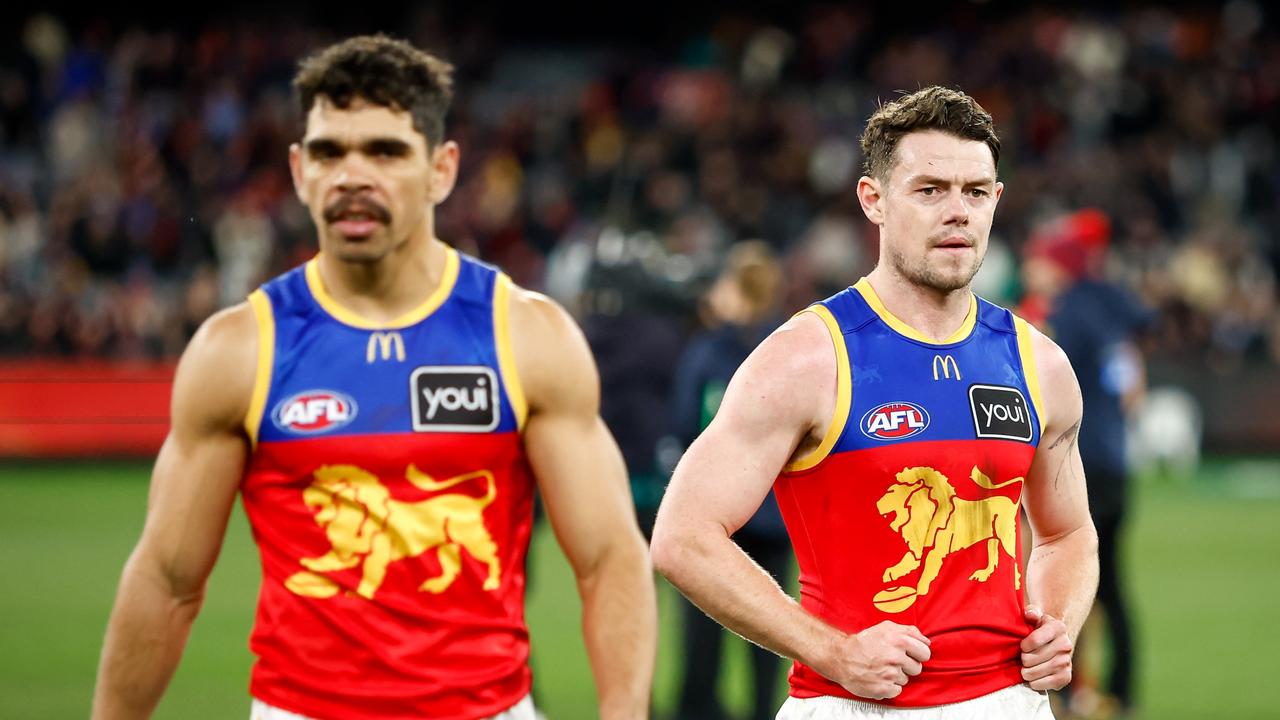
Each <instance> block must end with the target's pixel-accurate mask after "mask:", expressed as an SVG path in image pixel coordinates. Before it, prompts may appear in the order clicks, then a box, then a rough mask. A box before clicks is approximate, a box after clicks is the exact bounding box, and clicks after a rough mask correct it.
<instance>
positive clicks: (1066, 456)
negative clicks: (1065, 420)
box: [1049, 419, 1080, 490]
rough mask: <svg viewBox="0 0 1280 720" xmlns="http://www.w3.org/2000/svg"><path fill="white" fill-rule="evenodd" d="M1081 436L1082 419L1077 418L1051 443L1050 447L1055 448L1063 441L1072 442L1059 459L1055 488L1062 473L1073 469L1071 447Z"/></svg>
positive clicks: (1054, 475) (1054, 480)
mask: <svg viewBox="0 0 1280 720" xmlns="http://www.w3.org/2000/svg"><path fill="white" fill-rule="evenodd" d="M1079 437H1080V420H1079V419H1077V420H1076V421H1075V424H1073V425H1072V426H1071V427H1069V428H1067V429H1066V430H1064V431H1063V433H1062V434H1061V435H1059V436H1058V438H1057V439H1056V440H1054V441H1053V442H1052V443H1051V444H1050V445H1049V449H1050V450H1053V449H1054V448H1056V447H1058V446H1059V445H1061V444H1062V443H1064V442H1065V443H1070V444H1069V445H1067V448H1066V451H1065V452H1064V453H1063V454H1062V459H1061V460H1060V461H1058V471H1057V472H1055V473H1054V474H1053V489H1054V490H1057V489H1058V483H1059V482H1060V481H1061V480H1062V473H1063V471H1064V470H1065V471H1066V472H1070V471H1071V465H1070V464H1069V463H1068V461H1069V460H1070V459H1071V448H1072V447H1074V446H1075V444H1076V441H1077V440H1078V439H1079Z"/></svg>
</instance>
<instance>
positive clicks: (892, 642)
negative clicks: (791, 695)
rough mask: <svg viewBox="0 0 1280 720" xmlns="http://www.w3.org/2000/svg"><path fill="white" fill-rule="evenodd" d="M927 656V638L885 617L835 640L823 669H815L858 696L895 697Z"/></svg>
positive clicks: (910, 627)
mask: <svg viewBox="0 0 1280 720" xmlns="http://www.w3.org/2000/svg"><path fill="white" fill-rule="evenodd" d="M929 657H930V651H929V638H927V637H925V636H924V634H923V633H921V632H920V630H919V629H917V628H916V627H915V626H914V625H899V624H898V623H895V622H890V621H888V620H886V621H884V622H882V623H880V624H879V625H874V626H872V627H869V628H867V629H866V630H863V631H862V632H860V633H856V634H853V635H845V636H844V637H843V638H840V640H838V641H837V642H836V646H835V648H834V652H833V654H832V657H831V658H830V662H829V663H828V665H829V667H827V668H815V669H816V670H818V671H819V672H821V673H822V674H823V675H826V676H827V677H828V678H830V679H831V680H833V681H835V682H837V683H839V684H840V686H841V687H843V688H844V689H846V690H848V691H849V692H851V693H853V694H854V695H858V696H859V697H864V698H870V699H874V700H883V699H887V698H894V697H897V696H898V695H899V694H900V693H901V692H902V686H904V685H906V684H907V681H908V680H910V679H911V678H913V677H915V676H916V675H919V674H920V670H921V669H922V667H923V663H925V662H928V660H929Z"/></svg>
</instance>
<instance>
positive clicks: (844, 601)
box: [775, 278, 1044, 706]
mask: <svg viewBox="0 0 1280 720" xmlns="http://www.w3.org/2000/svg"><path fill="white" fill-rule="evenodd" d="M806 312H813V313H814V314H816V315H817V316H818V317H820V318H821V319H822V320H823V322H824V323H825V324H826V326H827V329H828V330H829V331H830V334H831V337H832V341H833V342H834V345H835V350H836V357H837V387H838V393H837V402H836V409H835V413H834V416H833V418H832V423H831V426H830V428H829V429H828V432H827V434H826V436H825V437H824V439H823V441H822V443H821V444H820V445H819V447H818V448H817V449H816V450H814V451H813V452H812V453H810V454H808V455H807V456H805V457H803V458H800V459H798V460H796V461H795V462H793V463H792V464H790V465H788V466H787V467H786V468H785V469H784V471H783V473H782V474H781V475H780V476H779V478H778V480H777V482H776V484H775V492H776V494H777V497H778V504H779V506H780V508H781V510H782V514H783V518H784V520H785V521H786V524H787V530H788V533H789V534H790V536H791V539H792V543H793V544H794V546H795V550H796V557H797V560H798V562H799V566H800V594H801V605H802V606H803V607H804V608H805V609H806V610H808V611H809V612H811V613H813V614H814V615H816V616H817V617H820V618H822V619H823V620H825V621H827V622H828V623H831V624H832V625H833V626H835V627H838V628H840V629H841V630H844V631H846V632H859V631H862V630H864V629H866V628H868V627H871V626H873V625H876V624H878V623H880V622H882V621H885V620H891V621H893V622H897V623H900V624H904V625H916V626H917V627H919V628H920V631H921V632H923V633H924V634H925V635H926V636H927V637H929V638H930V639H931V641H932V644H931V651H932V658H931V659H930V660H929V661H928V662H926V663H924V670H923V672H922V673H921V674H920V675H919V676H917V677H914V678H912V679H911V681H910V682H908V683H907V684H906V686H905V687H904V688H903V691H902V694H900V695H899V696H898V697H896V698H894V699H892V700H885V701H881V702H884V703H885V704H889V705H898V706H925V705H939V704H944V703H952V702H959V701H962V700H967V699H970V698H974V697H978V696H981V695H985V694H987V693H990V692H994V691H995V690H999V689H1001V688H1004V687H1007V686H1010V685H1014V684H1016V683H1019V682H1021V681H1022V677H1021V668H1022V665H1021V662H1020V657H1019V655H1020V649H1019V643H1020V642H1021V641H1022V639H1023V638H1024V637H1025V636H1026V635H1027V634H1028V633H1029V632H1030V630H1031V628H1030V627H1029V626H1028V625H1027V623H1026V621H1025V620H1024V618H1023V607H1024V602H1025V601H1024V591H1023V583H1024V582H1025V580H1024V578H1025V573H1024V572H1023V568H1022V567H1021V566H1020V562H1021V544H1022V538H1021V533H1020V529H1019V523H1018V510H1019V507H1020V501H1021V495H1022V488H1023V484H1024V482H1025V481H1026V477H1027V474H1028V472H1029V471H1030V468H1031V462H1032V459H1033V457H1034V456H1035V452H1036V447H1037V445H1038V444H1039V442H1040V433H1041V431H1042V430H1043V423H1044V418H1043V416H1042V414H1041V412H1040V407H1041V401H1040V390H1039V383H1038V380H1037V374H1036V370H1035V364H1034V361H1033V360H1032V355H1031V335H1030V330H1029V328H1028V326H1027V325H1026V323H1025V322H1024V321H1022V320H1021V319H1020V318H1017V317H1016V316H1014V315H1013V314H1012V313H1010V312H1009V311H1008V310H1005V309H1003V308H1000V307H997V306H995V305H993V304H991V303H988V302H986V301H985V300H982V299H980V298H977V297H973V296H971V303H970V309H969V313H968V316H967V317H966V319H965V321H964V323H963V324H962V325H961V327H960V329H959V330H958V331H957V332H956V333H955V334H954V335H953V336H952V337H950V338H947V339H945V340H944V341H942V342H937V341H934V340H931V339H930V338H928V337H926V336H924V335H923V334H921V333H919V332H917V331H916V330H914V329H913V328H911V327H910V326H908V325H907V324H906V323H904V322H902V321H901V320H899V319H898V318H896V317H895V316H893V315H892V314H891V313H890V312H889V311H888V310H887V309H885V307H884V305H883V304H882V303H881V301H880V299H879V298H878V297H877V296H876V293H875V291H874V290H873V289H872V287H871V284H870V283H869V282H868V281H867V280H866V279H865V278H864V279H863V280H861V281H859V282H858V283H857V284H856V285H855V286H853V287H851V288H849V289H847V290H845V291H843V292H841V293H839V294H837V295H834V296H832V297H831V298H828V299H827V300H824V301H822V302H821V303H818V304H816V305H814V306H812V307H810V308H809V309H808V310H806ZM790 681H791V694H792V695H793V696H795V697H802V698H803V697H815V696H820V695H832V696H838V697H853V696H852V695H851V694H850V693H849V692H848V691H846V690H844V689H843V688H842V687H840V686H839V685H837V684H836V683H834V682H832V681H830V680H828V679H827V678H825V677H823V676H821V675H819V674H818V673H816V672H814V671H813V670H812V669H811V668H809V667H806V666H805V665H803V664H801V663H796V664H795V666H794V667H793V669H792V672H791V678H790Z"/></svg>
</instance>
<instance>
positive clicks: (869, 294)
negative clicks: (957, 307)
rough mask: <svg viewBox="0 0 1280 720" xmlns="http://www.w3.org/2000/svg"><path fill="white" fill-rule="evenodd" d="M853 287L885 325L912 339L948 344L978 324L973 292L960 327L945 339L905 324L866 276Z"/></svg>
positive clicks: (957, 339) (976, 300) (963, 336)
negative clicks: (966, 313) (934, 336)
mask: <svg viewBox="0 0 1280 720" xmlns="http://www.w3.org/2000/svg"><path fill="white" fill-rule="evenodd" d="M853 289H854V290H857V291H858V294H860V295H862V299H863V300H866V301H867V305H869V306H871V309H872V310H873V311H875V314H876V315H879V316H880V319H881V320H883V321H884V322H885V324H886V325H888V326H889V327H891V328H893V330H894V332H897V333H898V334H899V335H903V336H905V337H908V338H911V339H912V340H918V341H920V342H922V343H928V344H929V345H950V344H952V343H958V342H960V341H961V340H964V339H965V338H967V337H969V334H970V333H972V332H973V328H974V326H975V325H977V324H978V298H977V296H975V295H974V294H973V293H969V314H968V315H965V316H964V322H962V323H960V327H959V328H957V329H956V331H955V332H953V333H951V336H950V337H948V338H946V339H945V340H935V339H934V338H931V337H929V336H928V335H925V334H924V333H922V332H920V331H919V330H917V329H915V328H913V327H911V326H910V325H908V324H906V323H905V322H903V321H902V320H901V319H900V318H899V317H898V316H897V315H894V314H893V313H891V312H889V309H888V308H886V307H885V306H884V303H883V302H881V301H880V296H879V295H877V294H876V290H875V288H873V287H871V282H870V281H868V280H867V279H866V278H862V279H861V280H859V281H858V282H857V284H855V285H854V286H853Z"/></svg>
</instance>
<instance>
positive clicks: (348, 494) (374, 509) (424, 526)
mask: <svg viewBox="0 0 1280 720" xmlns="http://www.w3.org/2000/svg"><path fill="white" fill-rule="evenodd" d="M405 477H406V478H407V479H408V480H409V482H411V483H413V484H414V485H415V486H416V487H418V488H420V489H422V490H426V491H428V492H437V491H440V490H447V489H449V488H451V487H454V486H456V485H460V484H462V483H465V482H467V481H469V480H475V479H477V478H482V479H484V481H485V482H486V483H487V485H488V491H487V492H486V493H485V494H484V495H483V496H481V497H471V496H469V495H464V494H461V493H442V494H440V495H437V496H435V497H431V498H428V499H426V500H420V501H418V502H402V501H400V500H395V499H392V497H391V493H390V492H389V491H388V490H387V488H386V487H384V486H383V485H382V483H380V482H378V478H377V476H376V475H373V474H372V473H369V472H367V471H365V470H362V469H360V468H358V467H356V466H354V465H325V466H323V467H321V468H320V469H319V470H316V471H315V482H313V483H312V484H311V486H310V487H308V488H307V489H306V490H304V491H303V492H302V498H303V500H304V501H305V502H306V504H307V506H308V507H311V508H319V511H318V512H316V517H315V520H316V523H318V524H319V525H320V526H321V527H323V528H324V531H325V535H327V536H328V538H329V543H330V544H331V545H332V546H333V547H332V549H331V550H330V551H329V552H327V553H325V554H324V555H321V556H320V557H314V558H302V559H301V560H300V561H299V562H300V563H301V564H302V566H303V567H305V568H307V569H306V570H304V571H301V572H297V573H294V574H293V575H291V576H289V578H288V579H287V580H285V583H284V584H285V587H287V588H288V589H289V590H291V591H293V592H294V593H296V594H298V595H304V596H307V597H319V598H327V597H332V596H334V595H336V594H337V593H338V591H339V586H338V584H337V583H336V582H334V581H333V580H331V579H329V578H327V577H325V576H324V575H322V574H321V573H328V572H334V571H337V570H346V569H348V568H353V567H355V566H357V565H359V564H360V563H362V562H363V563H364V567H363V568H362V574H361V578H360V586H359V587H358V588H356V594H357V595H359V596H361V597H364V598H369V599H371V598H373V594H374V593H376V592H377V591H378V587H379V586H380V585H382V580H383V578H384V577H385V576H386V573H387V566H388V565H389V564H391V563H392V562H395V561H396V560H401V559H403V558H410V557H416V556H418V555H422V554H423V553H426V552H429V551H431V550H436V551H437V553H438V557H439V559H440V568H441V573H440V575H439V576H438V577H433V578H430V579H428V580H426V581H425V582H423V583H422V585H421V586H419V587H418V590H419V591H425V592H429V593H442V592H444V591H445V590H446V589H447V588H448V587H449V586H450V585H452V584H453V581H454V580H455V579H456V578H457V577H458V573H459V571H460V570H461V568H462V549H463V548H465V549H466V551H467V552H468V553H470V554H471V556H472V557H474V558H475V559H477V560H479V561H480V562H482V563H485V564H487V565H488V566H489V575H488V577H487V578H486V579H485V581H484V585H483V587H484V589H485V590H494V589H496V588H497V587H498V583H499V580H500V578H501V567H500V566H499V563H498V546H497V544H496V543H494V542H493V538H492V537H491V536H490V535H489V531H488V530H487V529H486V528H485V526H484V516H483V513H484V509H485V508H486V507H488V506H489V504H490V503H492V502H493V500H494V498H495V497H497V488H496V487H495V485H494V480H493V474H492V473H489V472H487V471H484V470H481V471H478V472H472V473H467V474H465V475H459V476H457V477H453V478H449V479H448V480H443V481H440V482H437V481H436V480H435V479H434V478H432V477H431V476H430V475H427V474H425V473H422V472H419V471H418V469H417V468H416V467H414V466H412V465H410V466H409V468H408V470H406V471H405Z"/></svg>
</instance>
